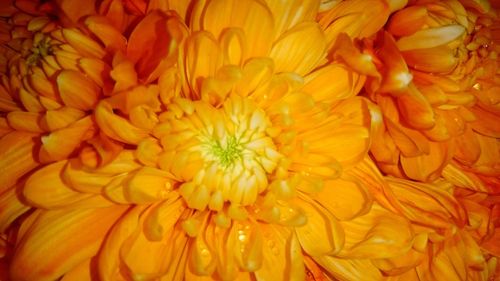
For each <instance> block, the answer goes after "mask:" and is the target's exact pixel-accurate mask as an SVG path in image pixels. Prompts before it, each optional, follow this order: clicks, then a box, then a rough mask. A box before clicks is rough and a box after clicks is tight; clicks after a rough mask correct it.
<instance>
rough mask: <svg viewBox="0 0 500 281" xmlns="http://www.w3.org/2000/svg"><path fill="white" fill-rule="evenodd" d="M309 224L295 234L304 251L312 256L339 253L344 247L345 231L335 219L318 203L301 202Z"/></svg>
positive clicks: (298, 228)
mask: <svg viewBox="0 0 500 281" xmlns="http://www.w3.org/2000/svg"><path fill="white" fill-rule="evenodd" d="M299 205H300V207H301V208H302V209H303V210H304V211H305V213H306V214H307V223H306V224H305V225H304V226H300V227H297V228H296V229H295V232H296V233H297V237H298V238H299V241H300V245H301V246H302V249H304V251H305V252H306V253H307V254H309V255H310V256H321V255H326V254H336V253H338V252H339V251H340V250H341V249H342V247H343V245H344V231H343V229H342V227H341V225H340V224H339V222H338V221H337V219H335V217H334V216H333V215H332V213H330V211H328V210H327V209H325V208H324V207H322V206H321V205H319V204H318V203H313V202H305V201H300V203H299Z"/></svg>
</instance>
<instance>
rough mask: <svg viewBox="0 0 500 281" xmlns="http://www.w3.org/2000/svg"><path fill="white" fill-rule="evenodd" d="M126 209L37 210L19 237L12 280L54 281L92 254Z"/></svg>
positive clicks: (12, 268) (119, 207)
mask: <svg viewBox="0 0 500 281" xmlns="http://www.w3.org/2000/svg"><path fill="white" fill-rule="evenodd" d="M126 208H127V207H124V206H113V207H109V208H102V209H75V210H57V211H38V212H35V213H34V214H32V215H33V216H37V217H36V219H35V221H34V222H33V223H32V225H31V227H30V228H29V229H28V230H27V231H26V232H25V233H24V235H23V236H22V237H20V238H19V241H18V244H17V245H16V251H15V253H14V255H13V259H12V264H11V272H10V273H11V277H12V278H13V279H15V280H40V281H43V280H54V279H57V278H58V277H60V276H61V275H63V274H64V273H65V272H67V271H69V270H70V269H71V268H73V267H75V266H76V265H78V264H80V263H81V262H83V261H84V260H86V259H88V258H90V257H92V256H93V255H95V254H96V253H97V251H98V249H99V246H100V244H101V241H102V240H103V238H104V235H105V234H106V233H107V231H108V230H109V228H110V227H111V226H112V224H113V223H114V222H115V221H116V219H117V218H118V217H120V216H121V215H122V214H123V212H124V211H125V210H126Z"/></svg>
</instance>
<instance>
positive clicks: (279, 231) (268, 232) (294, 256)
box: [255, 224, 305, 281]
mask: <svg viewBox="0 0 500 281" xmlns="http://www.w3.org/2000/svg"><path fill="white" fill-rule="evenodd" d="M260 228H261V229H262V235H263V237H264V240H265V242H264V243H263V244H264V245H263V248H262V251H263V253H262V255H263V257H264V261H263V264H262V267H261V268H260V269H258V270H257V271H255V277H256V279H257V280H259V281H263V280H293V281H296V280H297V281H298V280H304V278H305V269H304V261H303V256H302V251H301V249H300V244H299V241H298V239H297V235H296V234H295V233H293V231H291V230H290V229H289V228H286V227H278V226H275V225H272V224H262V225H260Z"/></svg>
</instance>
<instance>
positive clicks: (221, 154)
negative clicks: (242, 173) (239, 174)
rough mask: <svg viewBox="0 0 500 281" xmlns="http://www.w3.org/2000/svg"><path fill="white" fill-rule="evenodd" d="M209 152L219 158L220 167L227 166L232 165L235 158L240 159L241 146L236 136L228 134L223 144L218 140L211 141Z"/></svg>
mask: <svg viewBox="0 0 500 281" xmlns="http://www.w3.org/2000/svg"><path fill="white" fill-rule="evenodd" d="M209 145H210V148H209V149H210V152H211V153H212V154H213V156H215V157H216V158H218V159H219V164H220V165H221V166H222V167H225V168H228V167H229V166H230V165H233V164H234V162H235V160H236V159H242V152H243V146H242V145H241V144H240V143H239V142H238V141H237V140H236V137H234V136H230V137H228V140H227V141H226V142H225V145H224V144H221V143H220V142H219V141H215V140H214V141H212V143H211V144H209Z"/></svg>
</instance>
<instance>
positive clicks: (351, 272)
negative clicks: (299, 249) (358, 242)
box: [314, 256, 384, 281]
mask: <svg viewBox="0 0 500 281" xmlns="http://www.w3.org/2000/svg"><path fill="white" fill-rule="evenodd" d="M314 259H315V260H316V261H317V262H318V263H319V264H320V265H321V266H322V267H323V268H325V269H326V270H327V272H329V273H330V274H331V275H333V276H334V277H335V278H339V279H340V280H359V281H378V280H384V278H383V276H382V273H381V272H380V271H379V270H378V268H376V267H375V266H374V265H373V264H372V263H371V261H370V260H368V259H341V258H335V257H332V256H322V257H316V258H314Z"/></svg>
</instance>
